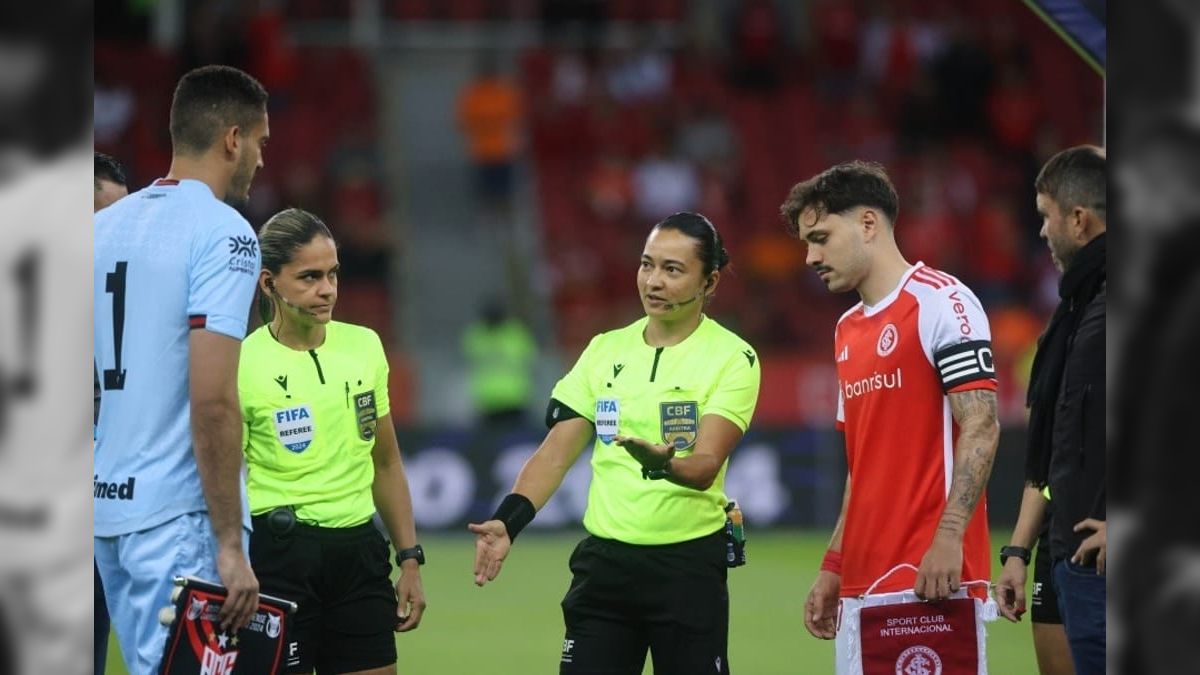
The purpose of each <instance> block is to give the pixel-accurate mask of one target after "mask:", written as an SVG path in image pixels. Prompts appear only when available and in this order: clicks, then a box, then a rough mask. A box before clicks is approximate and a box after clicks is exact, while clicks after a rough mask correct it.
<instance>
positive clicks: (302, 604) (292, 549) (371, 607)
mask: <svg viewBox="0 0 1200 675" xmlns="http://www.w3.org/2000/svg"><path fill="white" fill-rule="evenodd" d="M253 521H254V532H253V533H252V534H251V536H250V564H251V566H252V567H253V568H254V573H255V575H257V576H258V582H259V586H260V587H261V590H262V592H263V593H267V594H270V595H275V596H279V597H281V598H287V599H288V600H292V601H294V602H296V603H298V604H299V609H298V611H297V612H296V616H295V617H294V618H293V621H292V624H291V627H290V629H289V633H290V634H289V636H288V646H287V656H288V659H287V672H288V673H311V672H313V669H314V668H315V669H316V672H317V673H318V674H322V673H346V672H353V671H356V670H369V669H371V668H380V667H382V666H388V665H391V664H393V663H395V662H396V634H395V633H394V632H393V630H394V628H395V627H396V606H397V603H396V590H395V588H393V586H392V583H391V581H390V579H389V576H390V575H391V572H392V563H391V559H390V554H389V550H388V544H387V542H386V541H384V539H383V536H382V535H380V534H379V531H378V530H377V529H375V525H374V524H373V523H371V522H370V521H367V522H366V523H363V524H362V525H357V526H355V527H345V528H330V527H315V526H312V525H304V524H301V523H297V524H296V526H295V528H294V529H293V530H292V532H291V533H290V534H289V535H287V536H285V537H277V536H275V534H273V533H272V532H271V528H270V526H269V525H268V524H267V522H266V518H265V517H260V516H255V517H254V519H253Z"/></svg>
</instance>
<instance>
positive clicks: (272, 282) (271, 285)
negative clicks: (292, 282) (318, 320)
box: [267, 279, 316, 316]
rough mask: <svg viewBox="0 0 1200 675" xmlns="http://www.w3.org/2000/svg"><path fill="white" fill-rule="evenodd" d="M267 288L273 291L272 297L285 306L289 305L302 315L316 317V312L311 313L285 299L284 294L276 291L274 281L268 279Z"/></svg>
mask: <svg viewBox="0 0 1200 675" xmlns="http://www.w3.org/2000/svg"><path fill="white" fill-rule="evenodd" d="M267 288H269V289H271V295H273V296H275V297H277V298H279V301H280V302H282V303H283V304H285V305H287V306H288V307H291V308H292V309H294V310H296V311H297V312H300V313H301V314H307V315H308V316H316V314H315V313H314V312H310V311H308V310H307V309H305V308H303V307H301V306H299V305H294V304H292V303H290V302H288V299H287V298H285V297H283V294H282V293H280V292H279V291H277V290H275V282H274V281H272V280H270V279H267Z"/></svg>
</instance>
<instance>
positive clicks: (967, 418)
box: [938, 389, 999, 534]
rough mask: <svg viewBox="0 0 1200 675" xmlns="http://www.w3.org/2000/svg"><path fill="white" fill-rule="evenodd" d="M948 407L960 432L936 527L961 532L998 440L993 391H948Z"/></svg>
mask: <svg viewBox="0 0 1200 675" xmlns="http://www.w3.org/2000/svg"><path fill="white" fill-rule="evenodd" d="M950 410H951V413H952V414H953V415H954V421H955V422H957V423H958V426H959V429H960V431H959V437H958V443H957V447H956V448H955V453H954V479H953V481H952V482H951V484H950V494H949V496H948V497H947V499H946V510H945V512H944V513H943V514H942V520H941V522H940V523H939V524H938V530H941V531H946V532H952V533H955V534H961V533H962V532H963V531H965V530H966V527H967V522H968V521H969V520H970V519H971V516H972V515H973V514H974V512H975V505H976V504H977V503H978V502H979V497H980V496H981V495H982V494H983V491H984V489H986V488H987V481H988V476H990V475H991V473H992V461H993V460H994V459H995V456H996V444H997V441H998V439H999V428H998V425H997V421H996V419H997V414H996V393H995V392H993V391H989V390H983V389H977V390H973V391H966V392H961V393H955V394H951V395H950Z"/></svg>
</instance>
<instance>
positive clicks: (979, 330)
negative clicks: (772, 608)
mask: <svg viewBox="0 0 1200 675" xmlns="http://www.w3.org/2000/svg"><path fill="white" fill-rule="evenodd" d="M898 210H899V200H898V198H897V196H896V192H895V188H894V187H893V186H892V183H891V181H890V179H889V178H888V176H887V173H886V172H885V171H884V170H883V168H882V167H881V166H879V165H878V164H873V163H867V162H849V163H845V164H839V165H837V166H834V167H833V168H831V169H829V170H827V171H825V172H823V173H821V174H819V175H817V176H815V177H813V178H811V179H809V180H807V181H804V182H802V183H799V184H797V185H796V186H795V187H793V188H792V191H791V193H790V194H789V195H788V199H787V201H786V202H785V203H784V204H783V207H782V208H781V211H782V212H783V215H784V217H785V219H786V220H787V223H788V226H789V228H790V230H791V231H792V233H793V234H795V235H796V236H798V237H799V238H800V239H801V240H802V241H803V242H804V243H805V244H806V246H807V249H808V253H807V263H808V264H809V265H810V266H812V267H813V268H814V269H815V270H816V272H817V274H818V275H819V276H820V277H821V280H822V281H824V282H825V285H826V286H827V287H828V288H829V290H830V291H833V292H845V291H851V290H853V291H856V292H858V294H859V296H860V297H861V299H862V302H860V303H859V304H857V305H855V306H854V307H853V308H851V309H850V310H849V311H848V312H846V314H845V315H843V316H842V318H841V319H840V320H839V321H838V324H837V328H836V329H835V333H834V344H835V351H834V353H835V358H836V361H837V374H838V387H839V393H838V418H837V426H838V428H840V429H842V430H843V431H844V432H845V440H846V453H847V458H848V461H849V469H850V474H849V477H848V479H847V483H846V494H845V498H844V499H843V503H842V512H841V516H840V517H839V519H838V524H837V526H836V527H835V529H834V533H833V537H832V541H831V542H830V547H829V549H830V552H829V554H827V556H826V559H825V562H824V563H823V564H822V569H821V572H820V573H819V575H818V578H817V581H816V582H815V583H814V585H813V589H812V591H811V592H810V594H809V598H808V603H807V606H806V611H805V624H806V626H807V627H808V629H809V631H810V632H811V633H812V634H813V635H815V636H817V637H820V638H824V639H832V638H833V637H835V632H836V626H835V617H836V615H837V605H838V602H839V598H843V599H845V598H853V597H855V596H859V595H861V594H863V593H864V592H865V591H866V590H867V587H868V586H870V585H871V583H872V582H873V581H875V580H876V579H877V578H879V577H880V576H882V575H883V574H885V573H886V572H887V571H888V570H890V569H891V568H892V567H894V566H895V565H898V564H900V563H910V564H912V565H916V566H918V567H919V571H918V572H917V573H916V575H915V578H914V575H913V573H912V572H911V571H907V572H906V571H901V572H897V573H895V574H893V575H891V576H890V577H888V578H887V579H886V580H885V581H884V582H883V583H881V584H880V585H879V586H878V587H877V588H876V589H875V592H890V591H899V590H905V589H912V590H914V591H915V592H916V594H917V596H918V597H920V598H924V599H930V600H937V599H942V598H946V597H948V596H949V595H950V594H951V593H953V592H955V591H957V590H958V588H959V586H960V584H961V582H962V581H963V580H964V579H972V580H973V579H981V580H987V579H989V578H990V572H991V570H990V566H989V541H988V530H987V513H986V510H987V509H986V506H985V503H984V502H985V500H984V490H985V488H986V486H987V479H988V476H989V474H990V473H991V468H992V460H993V458H994V456H995V452H996V445H997V442H998V439H999V425H998V423H997V419H996V395H995V391H996V375H995V367H994V364H993V361H992V351H991V342H990V340H991V335H990V331H989V328H988V320H987V316H986V315H985V314H984V311H983V308H982V307H981V306H980V304H979V300H978V299H977V298H976V297H975V295H974V294H973V293H972V292H971V291H970V289H968V288H967V287H966V286H964V285H963V284H962V283H961V282H960V281H958V279H956V278H954V277H952V276H950V275H949V274H946V273H944V272H941V271H938V270H935V269H933V268H930V267H927V266H925V265H924V264H922V263H920V262H918V263H916V264H910V263H909V262H907V261H906V260H905V259H904V257H903V255H902V254H901V253H900V250H899V248H898V247H897V245H896V239H895V236H894V233H893V225H894V223H895V219H896V215H897V213H898ZM971 639H972V640H974V639H975V638H974V636H971ZM839 660H840V659H839Z"/></svg>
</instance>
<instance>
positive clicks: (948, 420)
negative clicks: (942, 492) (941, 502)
mask: <svg viewBox="0 0 1200 675" xmlns="http://www.w3.org/2000/svg"><path fill="white" fill-rule="evenodd" d="M942 468H943V469H944V473H945V479H946V499H949V498H950V482H951V481H952V480H953V479H954V416H953V415H951V414H950V397H949V396H947V395H945V394H942Z"/></svg>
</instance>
